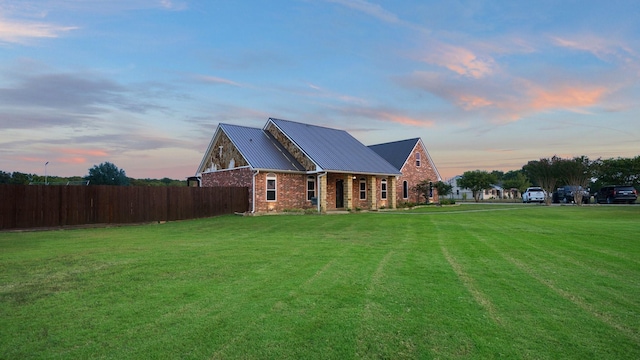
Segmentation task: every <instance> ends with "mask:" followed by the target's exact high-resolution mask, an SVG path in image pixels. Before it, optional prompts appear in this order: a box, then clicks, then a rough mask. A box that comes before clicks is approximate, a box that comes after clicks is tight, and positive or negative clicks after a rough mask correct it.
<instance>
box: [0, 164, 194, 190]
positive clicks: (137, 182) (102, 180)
mask: <svg viewBox="0 0 640 360" xmlns="http://www.w3.org/2000/svg"><path fill="white" fill-rule="evenodd" d="M0 184H17V185H29V184H41V185H45V184H46V185H67V184H88V185H120V186H128V185H131V186H185V185H186V184H187V183H186V181H184V180H174V179H170V178H167V177H165V178H162V179H149V178H146V179H134V178H130V177H127V174H126V172H125V171H124V170H123V169H119V168H118V167H117V166H115V165H114V164H112V163H110V162H104V163H101V164H99V165H94V166H93V167H92V168H90V169H89V172H88V174H87V175H85V176H71V177H61V176H45V175H37V174H25V173H21V172H13V173H8V172H5V171H1V170H0Z"/></svg>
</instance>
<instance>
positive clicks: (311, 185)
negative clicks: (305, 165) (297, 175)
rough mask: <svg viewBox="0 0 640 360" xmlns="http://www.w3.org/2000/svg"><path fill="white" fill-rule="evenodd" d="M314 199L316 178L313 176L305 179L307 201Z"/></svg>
mask: <svg viewBox="0 0 640 360" xmlns="http://www.w3.org/2000/svg"><path fill="white" fill-rule="evenodd" d="M314 197H316V178H315V176H308V177H307V200H311V198H314Z"/></svg>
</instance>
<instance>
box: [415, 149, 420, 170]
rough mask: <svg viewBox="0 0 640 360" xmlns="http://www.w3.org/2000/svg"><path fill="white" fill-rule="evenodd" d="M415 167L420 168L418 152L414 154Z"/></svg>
mask: <svg viewBox="0 0 640 360" xmlns="http://www.w3.org/2000/svg"><path fill="white" fill-rule="evenodd" d="M416 166H417V167H420V153H419V152H417V153H416Z"/></svg>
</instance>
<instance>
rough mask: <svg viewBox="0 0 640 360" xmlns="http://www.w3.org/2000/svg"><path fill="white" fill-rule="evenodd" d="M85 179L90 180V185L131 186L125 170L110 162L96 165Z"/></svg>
mask: <svg viewBox="0 0 640 360" xmlns="http://www.w3.org/2000/svg"><path fill="white" fill-rule="evenodd" d="M84 179H85V180H89V184H90V185H129V178H127V174H126V173H125V172H124V170H122V169H118V167H117V166H115V165H114V164H112V163H110V162H104V163H102V164H100V165H94V166H93V167H92V168H91V169H89V175H87V176H85V177H84Z"/></svg>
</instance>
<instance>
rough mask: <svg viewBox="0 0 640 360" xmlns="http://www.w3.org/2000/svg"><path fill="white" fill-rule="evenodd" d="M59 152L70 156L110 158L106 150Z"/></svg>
mask: <svg viewBox="0 0 640 360" xmlns="http://www.w3.org/2000/svg"><path fill="white" fill-rule="evenodd" d="M58 151H59V152H61V153H63V154H69V155H89V156H109V153H108V152H106V151H105V150H95V149H93V150H91V149H90V150H87V149H60V150H58Z"/></svg>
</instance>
